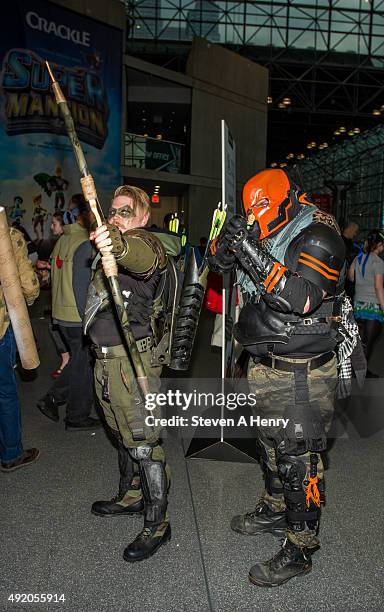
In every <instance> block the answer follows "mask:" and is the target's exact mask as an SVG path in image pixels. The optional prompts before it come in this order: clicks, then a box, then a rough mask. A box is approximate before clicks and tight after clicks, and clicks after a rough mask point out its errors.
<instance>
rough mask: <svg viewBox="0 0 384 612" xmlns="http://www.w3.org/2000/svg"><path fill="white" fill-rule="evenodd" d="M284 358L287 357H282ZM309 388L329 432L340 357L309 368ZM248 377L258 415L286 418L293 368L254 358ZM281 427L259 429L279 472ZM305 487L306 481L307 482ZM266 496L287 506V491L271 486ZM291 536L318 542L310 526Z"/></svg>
mask: <svg viewBox="0 0 384 612" xmlns="http://www.w3.org/2000/svg"><path fill="white" fill-rule="evenodd" d="M279 359H283V360H284V357H279ZM287 359H288V361H290V362H294V361H297V362H302V360H300V359H298V360H294V359H291V358H287ZM307 380H308V388H309V401H310V402H311V403H312V402H313V403H315V405H316V407H317V408H318V410H319V412H320V416H321V420H322V422H323V426H324V430H325V432H328V431H329V429H330V426H331V423H332V418H333V412H334V395H335V390H336V385H337V368H336V358H335V357H334V358H333V359H331V360H330V361H329V362H328V363H326V364H324V365H323V366H321V367H320V368H316V369H314V370H309V371H308V378H307ZM248 381H249V386H250V390H251V391H252V392H253V393H255V395H256V398H257V403H256V406H255V407H254V408H252V410H253V412H254V415H255V416H258V415H259V416H260V417H261V418H268V419H270V418H274V419H277V418H282V417H283V418H284V411H285V409H286V408H288V407H289V406H292V405H294V402H295V381H294V373H293V372H285V371H283V370H277V369H273V368H270V367H267V366H264V365H262V364H260V363H256V364H255V363H254V362H253V361H250V364H249V368H248ZM279 433H280V430H279V429H278V428H275V427H263V428H262V429H261V428H260V430H259V433H258V438H259V442H260V443H261V447H262V448H263V455H264V457H263V461H264V463H265V466H266V467H267V468H268V469H269V470H271V471H272V472H274V473H275V474H276V473H277V459H278V453H277V441H278V439H279ZM310 454H311V453H309V452H307V453H305V454H303V455H300V459H301V460H302V461H303V463H304V464H305V466H306V468H307V473H309V465H310ZM316 455H317V457H318V461H319V462H318V464H317V474H318V478H319V481H323V482H320V486H319V488H320V489H322V488H323V486H324V466H323V462H322V459H321V455H320V453H316ZM303 491H304V485H303ZM262 499H263V500H264V501H265V502H266V503H267V504H268V506H269V507H270V508H271V510H273V511H274V512H283V511H285V509H286V505H285V500H284V494H283V493H281V494H278V493H272V494H271V493H269V492H268V491H267V490H265V491H264V492H263V495H262ZM286 535H287V537H288V538H289V539H290V540H291V541H292V542H294V543H295V544H296V545H297V546H309V547H311V546H315V545H316V544H317V543H318V540H317V538H316V533H315V531H313V530H310V529H306V530H304V531H301V532H293V531H291V530H290V529H288V530H287V534H286Z"/></svg>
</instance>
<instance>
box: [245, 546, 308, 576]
mask: <svg viewBox="0 0 384 612" xmlns="http://www.w3.org/2000/svg"><path fill="white" fill-rule="evenodd" d="M311 569H312V560H311V555H310V554H309V553H308V552H307V549H305V552H304V549H303V548H299V547H298V546H296V545H295V544H293V543H292V542H291V541H290V540H288V539H286V540H285V541H284V544H283V546H282V547H281V549H280V551H279V552H278V553H277V555H275V556H274V557H273V558H272V559H270V560H269V561H264V562H261V563H256V565H254V566H253V567H251V569H250V571H249V580H250V581H251V582H252V584H256V585H257V586H261V587H274V586H280V585H281V584H284V583H285V582H288V580H290V579H291V578H294V577H295V576H300V575H301V574H308V572H310V571H311Z"/></svg>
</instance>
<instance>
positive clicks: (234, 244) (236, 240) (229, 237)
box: [219, 215, 248, 252]
mask: <svg viewBox="0 0 384 612" xmlns="http://www.w3.org/2000/svg"><path fill="white" fill-rule="evenodd" d="M247 237H248V229H247V221H246V220H245V219H244V217H240V215H234V216H233V217H232V218H231V219H229V221H228V222H227V223H226V225H225V226H224V228H223V233H222V238H221V239H220V241H219V243H221V241H222V242H223V243H224V244H225V245H226V246H227V248H228V249H230V250H231V251H234V252H236V250H237V248H238V247H239V246H240V245H241V243H242V242H243V241H244V240H245V239H246V238H247Z"/></svg>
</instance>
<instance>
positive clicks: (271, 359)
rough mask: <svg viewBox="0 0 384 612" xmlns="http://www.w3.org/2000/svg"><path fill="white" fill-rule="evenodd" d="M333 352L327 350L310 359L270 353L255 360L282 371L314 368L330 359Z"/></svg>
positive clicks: (333, 354)
mask: <svg viewBox="0 0 384 612" xmlns="http://www.w3.org/2000/svg"><path fill="white" fill-rule="evenodd" d="M334 356H335V353H334V352H333V351H328V352H327V353H323V354H322V355H318V356H317V357H313V358H310V359H294V358H289V357H276V356H275V355H273V354H272V353H271V354H270V355H268V356H266V357H262V358H261V359H260V361H259V360H257V362H258V363H261V364H262V365H265V366H267V367H268V368H273V369H274V370H283V371H284V372H294V371H295V370H307V371H309V370H315V369H316V368H320V367H321V366H323V365H325V364H326V363H328V361H331V359H333V357H334Z"/></svg>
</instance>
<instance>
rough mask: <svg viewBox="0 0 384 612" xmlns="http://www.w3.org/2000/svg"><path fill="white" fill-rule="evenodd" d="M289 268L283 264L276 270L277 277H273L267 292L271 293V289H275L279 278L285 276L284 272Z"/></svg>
mask: <svg viewBox="0 0 384 612" xmlns="http://www.w3.org/2000/svg"><path fill="white" fill-rule="evenodd" d="M286 270H288V268H286V267H285V266H281V267H280V268H279V270H278V271H277V272H276V274H275V277H274V278H273V280H272V281H271V283H270V285H269V287H268V289H267V293H271V291H272V290H273V288H274V287H275V285H276V284H277V283H278V282H279V280H280V279H281V277H282V276H283V274H284V272H285V271H286Z"/></svg>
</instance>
